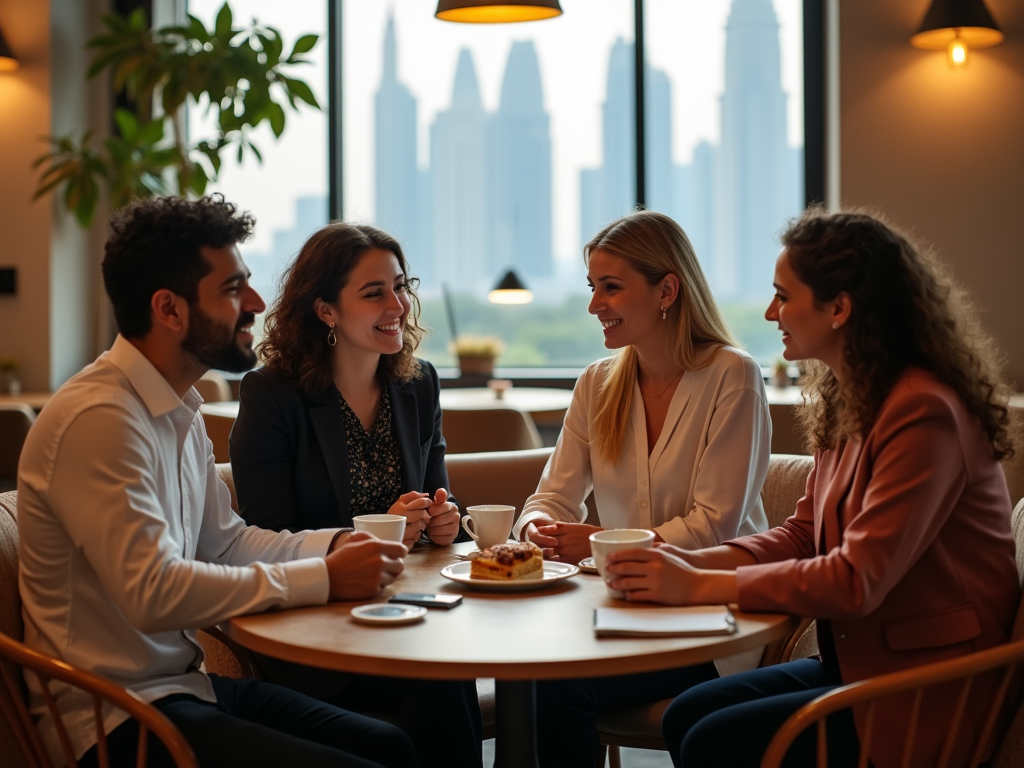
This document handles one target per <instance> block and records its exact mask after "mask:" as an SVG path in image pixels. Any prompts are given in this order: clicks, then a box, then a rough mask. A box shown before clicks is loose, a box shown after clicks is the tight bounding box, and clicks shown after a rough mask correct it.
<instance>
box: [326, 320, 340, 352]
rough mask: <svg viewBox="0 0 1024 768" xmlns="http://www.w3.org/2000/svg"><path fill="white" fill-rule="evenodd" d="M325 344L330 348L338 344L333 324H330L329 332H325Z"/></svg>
mask: <svg viewBox="0 0 1024 768" xmlns="http://www.w3.org/2000/svg"><path fill="white" fill-rule="evenodd" d="M327 343H328V344H329V345H331V346H332V347H333V346H334V345H335V344H337V343H338V337H337V336H335V335H334V323H331V330H330V331H328V332H327Z"/></svg>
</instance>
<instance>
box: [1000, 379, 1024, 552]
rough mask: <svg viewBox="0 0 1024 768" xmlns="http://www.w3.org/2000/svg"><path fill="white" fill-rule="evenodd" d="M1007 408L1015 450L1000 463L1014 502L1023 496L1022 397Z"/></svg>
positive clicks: (1016, 397) (1023, 408)
mask: <svg viewBox="0 0 1024 768" xmlns="http://www.w3.org/2000/svg"><path fill="white" fill-rule="evenodd" d="M1018 398H1019V399H1018ZM1009 408H1010V434H1011V436H1012V437H1013V438H1014V443H1015V444H1016V446H1017V451H1016V453H1014V454H1013V456H1010V457H1009V458H1008V459H1003V461H1002V465H1003V472H1005V473H1006V487H1007V489H1008V490H1009V491H1010V501H1011V502H1014V503H1016V501H1017V500H1018V499H1021V498H1024V397H1021V396H1019V395H1015V396H1014V397H1013V398H1011V400H1010V404H1009ZM1018 551H1019V547H1018Z"/></svg>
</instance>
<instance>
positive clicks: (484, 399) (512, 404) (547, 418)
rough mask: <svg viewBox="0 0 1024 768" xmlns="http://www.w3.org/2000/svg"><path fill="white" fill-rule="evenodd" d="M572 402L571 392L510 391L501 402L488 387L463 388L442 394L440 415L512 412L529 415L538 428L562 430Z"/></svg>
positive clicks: (543, 390)
mask: <svg viewBox="0 0 1024 768" xmlns="http://www.w3.org/2000/svg"><path fill="white" fill-rule="evenodd" d="M570 402H572V390H571V389H555V388H554V387H510V388H509V389H507V390H505V395H504V397H502V398H501V399H499V398H497V397H495V395H494V392H493V391H492V390H490V389H488V388H487V387H462V388H449V389H442V390H441V410H442V411H478V410H484V409H487V408H512V409H514V410H517V411H522V412H524V413H528V414H530V415H531V416H532V417H533V420H534V421H535V422H537V426H538V427H543V426H549V425H552V424H553V425H556V426H559V427H561V426H562V420H563V419H564V418H565V411H566V409H568V407H569V403H570Z"/></svg>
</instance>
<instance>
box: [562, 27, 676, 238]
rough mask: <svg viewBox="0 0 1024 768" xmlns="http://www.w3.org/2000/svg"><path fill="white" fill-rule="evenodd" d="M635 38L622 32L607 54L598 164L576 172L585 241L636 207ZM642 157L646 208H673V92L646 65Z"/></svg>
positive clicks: (662, 77)
mask: <svg viewBox="0 0 1024 768" xmlns="http://www.w3.org/2000/svg"><path fill="white" fill-rule="evenodd" d="M633 59H634V55H633V43H627V42H626V41H625V40H623V39H622V38H621V37H620V38H618V39H617V40H616V41H615V44H614V45H612V49H611V53H610V55H609V57H608V87H607V90H606V92H605V94H606V95H605V102H604V104H603V105H602V107H601V129H602V133H601V148H602V164H601V167H600V168H596V169H595V168H584V169H582V170H581V171H580V235H581V237H582V242H584V243H586V242H587V241H588V240H590V238H591V237H593V236H594V235H595V234H597V232H598V231H599V230H600V229H601V228H602V227H603V226H605V225H606V224H608V223H609V222H611V221H613V220H614V219H617V218H619V217H620V216H625V215H626V214H627V213H629V212H630V211H631V210H633V208H634V207H635V206H636V173H635V172H634V168H635V165H636V141H635V138H634V137H635V135H636V125H635V118H634V81H635V78H634V63H633ZM644 77H645V83H646V88H645V94H644V95H645V97H646V114H645V116H644V117H645V124H644V127H645V130H644V133H645V139H646V141H645V147H644V149H645V156H646V161H645V163H644V170H645V177H646V185H645V187H646V192H647V200H646V203H647V207H649V208H652V209H654V210H659V211H664V212H669V211H671V209H672V186H673V183H672V91H671V86H670V84H669V80H668V75H666V74H665V73H664V72H662V71H661V70H657V69H654V68H653V67H651V66H647V68H646V70H645V73H644Z"/></svg>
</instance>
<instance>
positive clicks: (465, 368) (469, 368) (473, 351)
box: [452, 336, 505, 376]
mask: <svg viewBox="0 0 1024 768" xmlns="http://www.w3.org/2000/svg"><path fill="white" fill-rule="evenodd" d="M504 351H505V342H503V341H502V340H501V339H499V338H498V337H497V336H459V337H458V338H456V339H455V343H454V344H452V352H453V353H454V354H455V355H456V356H457V357H458V358H459V371H460V372H461V373H462V375H463V376H467V375H469V376H473V375H476V376H491V375H492V374H493V373H494V361H495V360H496V359H497V358H498V355H500V354H501V353H502V352H504Z"/></svg>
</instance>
